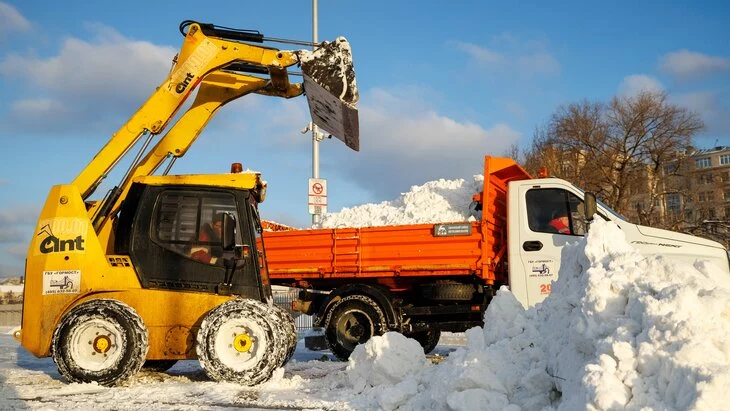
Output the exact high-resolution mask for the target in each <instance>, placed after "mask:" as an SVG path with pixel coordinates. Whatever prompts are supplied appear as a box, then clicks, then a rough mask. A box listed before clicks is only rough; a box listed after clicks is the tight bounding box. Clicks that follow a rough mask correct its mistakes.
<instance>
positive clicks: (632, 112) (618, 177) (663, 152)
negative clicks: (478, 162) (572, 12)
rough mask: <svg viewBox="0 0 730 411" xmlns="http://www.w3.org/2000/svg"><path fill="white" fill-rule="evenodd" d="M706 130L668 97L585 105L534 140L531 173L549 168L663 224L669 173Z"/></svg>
mask: <svg viewBox="0 0 730 411" xmlns="http://www.w3.org/2000/svg"><path fill="white" fill-rule="evenodd" d="M703 127H704V124H703V123H702V120H701V119H700V118H699V116H698V115H697V114H696V113H693V112H690V111H689V110H687V109H685V108H682V107H678V106H676V105H673V104H671V103H670V102H669V101H668V99H667V95H666V94H665V93H657V92H649V91H644V92H642V93H639V94H638V95H636V96H630V97H626V96H621V97H619V96H617V97H614V98H613V99H612V100H611V101H610V102H608V103H607V104H604V103H601V102H590V101H587V100H583V101H581V102H578V103H572V104H569V105H567V106H562V107H559V108H558V109H557V110H556V112H555V113H554V114H553V116H552V118H551V119H550V121H549V123H548V124H547V125H546V126H545V127H543V128H538V129H537V130H536V132H535V136H534V137H535V138H534V140H533V146H532V147H531V149H530V150H529V151H528V152H527V154H526V160H525V165H526V167H527V168H528V170H530V171H531V172H534V167H536V166H537V165H543V166H547V167H549V168H550V172H551V174H553V175H555V176H557V177H561V178H565V179H567V180H569V181H571V182H573V183H575V184H576V185H579V186H582V187H583V188H585V189H586V190H590V191H594V192H596V194H597V195H598V196H599V198H601V199H602V200H603V201H604V202H605V203H606V204H608V205H609V206H610V207H612V208H613V209H615V210H616V211H617V212H619V213H626V212H627V211H629V210H630V208H631V204H630V200H631V198H632V197H633V196H636V195H637V194H641V195H642V196H643V197H645V200H644V201H641V202H638V204H636V205H635V207H634V208H635V209H636V211H637V213H636V214H637V218H638V219H639V220H640V222H642V223H645V224H653V225H655V224H659V223H660V220H659V217H658V216H659V215H660V213H659V212H658V211H659V210H658V209H657V207H659V206H660V205H661V201H660V200H661V197H662V195H664V194H665V193H666V190H665V188H666V187H665V186H664V185H663V184H661V175H662V172H663V167H664V166H665V165H666V164H668V163H669V162H671V161H673V160H674V159H675V158H676V157H675V156H676V153H677V152H678V151H681V150H683V149H684V148H685V147H686V146H688V145H690V143H691V141H692V136H693V135H695V134H696V133H697V132H698V131H700V130H701V129H702V128H703Z"/></svg>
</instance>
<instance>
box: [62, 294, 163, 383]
mask: <svg viewBox="0 0 730 411" xmlns="http://www.w3.org/2000/svg"><path fill="white" fill-rule="evenodd" d="M51 344H52V352H53V354H52V355H53V361H54V362H55V363H56V365H57V366H58V371H59V372H60V373H61V375H63V376H64V377H66V379H68V380H69V381H71V382H94V381H95V382H97V383H99V384H101V385H105V386H112V385H115V384H117V383H118V382H121V381H123V380H125V379H127V378H129V377H130V376H132V375H134V374H136V373H137V372H138V371H139V369H140V368H142V364H143V363H144V359H145V357H146V356H147V349H148V348H149V345H148V334H147V328H146V327H145V325H144V323H143V322H142V319H141V318H140V317H139V315H138V314H137V312H136V311H135V310H134V309H133V308H132V307H130V306H128V305H127V304H124V303H122V302H120V301H115V300H104V299H100V300H91V301H88V302H85V303H82V304H79V305H78V306H76V307H74V308H73V309H71V311H69V312H68V313H67V314H66V315H64V316H63V318H61V321H60V322H59V323H58V326H57V327H56V329H55V330H54V332H53V340H52V342H51Z"/></svg>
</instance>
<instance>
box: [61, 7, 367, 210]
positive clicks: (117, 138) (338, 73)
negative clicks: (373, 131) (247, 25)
mask: <svg viewBox="0 0 730 411" xmlns="http://www.w3.org/2000/svg"><path fill="white" fill-rule="evenodd" d="M185 29H187V32H184V30H185ZM181 31H182V32H183V34H184V35H185V40H184V42H183V45H182V47H181V49H180V52H179V53H178V55H177V58H176V63H175V66H174V67H173V69H172V70H171V73H170V75H169V76H168V77H167V78H166V79H165V80H164V81H163V82H162V84H160V86H159V87H158V88H157V90H156V91H155V92H154V93H153V94H152V95H151V96H150V97H149V98H148V99H147V101H146V102H145V103H144V104H143V105H142V106H141V107H140V108H139V110H137V112H136V113H135V114H134V115H133V116H132V118H130V119H129V121H127V122H126V123H125V124H123V125H122V126H121V127H120V128H119V130H117V132H116V133H114V135H113V137H112V138H111V139H110V141H109V142H108V143H107V144H106V145H105V146H104V147H103V148H102V149H101V150H100V151H99V153H98V154H97V155H96V156H95V157H94V159H93V160H92V161H91V162H90V163H89V164H88V165H87V166H86V167H85V168H84V169H83V170H82V171H81V173H80V174H79V175H78V176H77V177H76V179H75V180H74V181H73V185H75V186H76V187H78V189H79V192H81V194H82V197H83V199H84V200H86V199H87V198H88V197H89V196H90V195H91V194H92V193H93V192H94V190H95V189H96V188H97V187H98V185H99V184H100V183H101V181H102V180H103V178H104V177H106V176H107V174H108V173H109V171H110V170H111V169H112V168H113V167H114V166H115V165H116V164H117V163H118V162H119V160H120V159H121V158H122V157H123V156H124V155H125V154H126V153H127V151H128V150H129V149H130V148H131V147H132V146H133V145H134V144H135V143H137V141H138V140H139V138H140V137H141V136H142V135H144V134H145V133H151V134H152V135H156V134H159V133H161V132H162V131H163V130H164V129H165V127H166V126H167V124H168V122H169V121H170V119H171V118H172V117H173V116H174V115H175V113H176V112H177V110H178V109H179V108H180V106H181V105H182V104H183V103H184V102H185V100H186V99H187V98H188V96H189V95H190V93H191V92H192V91H193V90H194V89H195V88H196V87H197V86H198V85H199V84H200V83H201V81H203V79H204V78H205V77H206V76H207V75H209V73H211V72H213V71H216V70H218V69H222V68H226V67H227V66H230V65H233V68H234V69H241V68H242V69H244V70H246V71H251V72H256V73H262V74H263V73H266V72H268V74H269V77H270V78H269V79H262V81H265V82H266V84H265V85H263V86H262V84H263V83H257V82H255V81H253V80H252V83H255V84H256V86H255V87H252V88H251V89H250V90H249V91H248V92H251V91H254V90H261V91H262V93H267V91H265V90H269V92H271V93H272V95H279V94H277V93H281V92H282V90H283V91H284V94H286V92H288V90H289V84H288V78H287V71H286V68H287V67H290V66H292V65H295V64H298V63H300V62H301V61H305V62H306V64H302V71H303V75H304V77H305V83H308V84H309V83H311V84H310V85H305V86H304V87H305V89H306V88H308V87H309V88H312V89H314V88H315V87H317V88H318V90H319V89H324V90H326V91H327V92H326V93H325V95H326V96H324V97H321V98H320V97H318V96H317V95H316V94H317V93H314V92H313V93H312V94H313V95H312V97H309V96H308V100H309V102H310V111H311V112H312V116H313V121H314V122H315V124H318V125H319V126H320V127H322V128H323V129H325V130H327V131H329V132H331V133H333V134H334V133H338V135H337V137H338V138H341V139H343V140H344V141H346V142H348V141H349V142H350V144H348V145H350V147H352V148H353V149H355V150H357V149H359V136H358V132H357V110H356V109H355V108H354V104H355V103H356V102H357V87H356V84H355V81H354V71H353V68H352V59H351V54H350V49H349V44H347V42H346V40H344V39H342V38H339V39H338V40H337V41H335V42H333V43H323V45H322V47H320V48H318V49H317V50H315V51H314V52H309V51H304V50H300V51H282V50H278V49H275V48H270V47H264V46H261V45H254V44H248V43H243V42H242V41H258V42H261V41H264V40H266V38H264V37H263V35H261V34H259V33H258V32H249V31H240V30H231V29H221V28H217V27H216V26H213V25H210V24H200V23H196V22H190V21H187V22H183V24H182V25H181ZM276 41H283V40H276ZM297 44H299V43H297ZM304 44H306V43H304ZM312 62H314V63H312ZM335 63H337V64H335ZM329 66H332V68H331V70H323V68H324V67H329ZM332 70H335V71H332ZM254 78H255V77H252V79H254ZM212 82H215V80H212ZM244 94H245V93H244ZM308 94H309V93H308ZM317 98H320V101H315V100H313V99H317ZM333 98H334V100H333ZM324 99H327V100H326V101H325V100H324ZM333 105H336V107H333ZM327 107H329V110H328V109H327ZM320 113H321V114H323V115H320ZM332 113H336V114H337V117H338V118H337V119H335V120H334V121H333V120H332ZM333 123H340V124H345V126H344V127H342V126H340V127H337V124H333ZM353 142H354V143H353Z"/></svg>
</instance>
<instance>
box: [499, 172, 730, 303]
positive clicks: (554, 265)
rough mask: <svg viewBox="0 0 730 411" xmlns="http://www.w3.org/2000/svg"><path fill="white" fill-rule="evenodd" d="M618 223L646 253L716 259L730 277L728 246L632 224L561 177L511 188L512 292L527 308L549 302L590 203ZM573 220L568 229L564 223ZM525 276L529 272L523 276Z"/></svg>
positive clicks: (689, 259) (581, 230)
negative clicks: (567, 249) (564, 255)
mask: <svg viewBox="0 0 730 411" xmlns="http://www.w3.org/2000/svg"><path fill="white" fill-rule="evenodd" d="M586 197H588V210H589V211H588V212H589V213H590V212H592V211H591V210H594V209H595V213H596V214H598V215H599V216H600V217H601V218H603V219H605V220H608V221H611V222H613V223H615V224H616V225H617V226H618V227H619V228H620V229H621V230H622V231H623V232H624V234H625V235H626V240H627V241H628V242H629V243H630V244H631V245H632V246H634V247H636V248H637V249H638V250H639V252H641V253H642V254H645V255H664V256H667V257H669V258H673V259H678V260H683V261H687V262H689V263H694V262H696V261H701V260H704V261H710V262H711V263H713V264H715V265H717V266H718V267H720V268H721V269H723V270H725V271H726V272H727V273H728V275H730V257H729V255H728V251H727V250H726V249H725V247H723V246H722V244H720V243H718V242H715V241H711V240H707V239H704V238H700V237H695V236H692V235H688V234H682V233H677V232H673V231H669V230H662V229H658V228H652V227H646V226H641V225H637V224H633V223H630V222H628V221H627V220H626V219H625V218H624V217H622V216H621V215H619V214H618V213H616V212H615V211H613V210H612V209H610V208H609V207H608V206H606V205H605V204H602V203H600V202H598V203H597V204H596V202H595V197H593V195H592V194H590V193H589V194H586V193H585V192H584V191H583V190H581V189H579V188H578V187H576V186H574V185H572V184H570V183H569V182H567V181H565V180H561V179H558V178H543V179H534V180H519V181H511V182H510V183H509V186H508V200H507V209H508V210H509V213H508V222H507V224H508V228H507V232H508V233H510V234H509V236H508V237H509V239H508V241H509V245H508V253H509V273H510V276H509V277H510V289H511V291H512V293H513V294H514V295H515V297H516V298H517V300H518V301H520V302H521V303H522V304H523V306H525V307H529V306H532V305H535V304H537V303H539V302H541V301H543V300H544V299H545V298H546V297H547V296H548V295H549V294H550V291H551V284H552V282H553V281H555V280H557V278H558V272H559V270H560V264H561V251H562V249H563V247H564V246H565V245H566V244H568V243H572V242H575V241H577V239H579V238H580V237H583V235H585V232H586V227H585V221H586V218H585V213H586V205H585V204H584V202H585V199H586ZM561 215H564V216H567V220H563V221H566V222H567V227H564V226H562V225H561V223H560V222H559V221H556V219H559V218H560V216H561ZM522 273H524V274H522Z"/></svg>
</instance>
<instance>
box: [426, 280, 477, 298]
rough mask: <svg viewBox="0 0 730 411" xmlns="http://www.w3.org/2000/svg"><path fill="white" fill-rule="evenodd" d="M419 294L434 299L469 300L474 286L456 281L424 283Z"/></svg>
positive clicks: (472, 295) (472, 294)
mask: <svg viewBox="0 0 730 411" xmlns="http://www.w3.org/2000/svg"><path fill="white" fill-rule="evenodd" d="M421 294H422V295H423V297H424V298H426V299H429V300H434V301H469V300H471V299H472V298H473V297H474V286H473V285H471V284H462V283H457V282H445V283H442V282H438V283H434V284H424V285H422V286H421Z"/></svg>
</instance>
